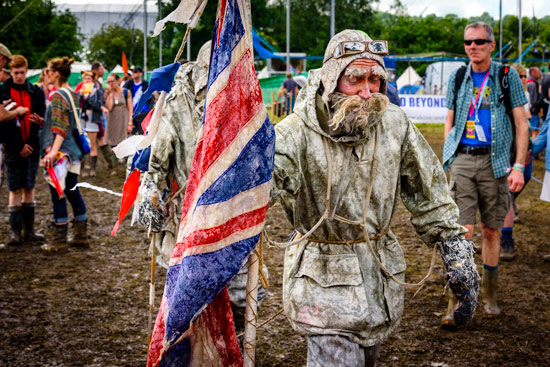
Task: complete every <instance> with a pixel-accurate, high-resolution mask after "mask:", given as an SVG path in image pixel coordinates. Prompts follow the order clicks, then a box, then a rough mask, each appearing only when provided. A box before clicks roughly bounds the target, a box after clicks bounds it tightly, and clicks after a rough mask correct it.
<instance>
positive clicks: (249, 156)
mask: <svg viewBox="0 0 550 367" xmlns="http://www.w3.org/2000/svg"><path fill="white" fill-rule="evenodd" d="M274 140H275V130H274V129H273V124H272V123H271V121H269V118H266V119H265V122H264V124H263V125H262V127H261V128H260V129H259V130H258V131H257V132H256V134H254V136H253V137H252V139H250V141H249V142H248V143H247V144H246V146H245V147H244V149H243V150H242V152H241V154H240V155H239V157H238V158H237V159H236V160H235V162H234V163H233V164H232V165H231V166H230V167H229V168H228V169H227V171H225V172H224V173H223V175H221V176H220V177H218V179H217V180H216V181H215V182H214V183H213V184H212V186H210V187H209V188H208V190H206V191H205V192H204V193H203V194H202V195H201V197H200V198H199V200H198V202H197V206H199V205H209V204H215V203H220V202H223V201H226V200H229V199H231V198H232V197H233V196H235V195H237V194H238V193H240V192H243V191H246V190H249V189H251V188H254V187H256V186H258V185H261V184H263V183H265V182H267V181H269V180H271V175H272V172H273V157H274V149H275V145H274V144H273V141H274Z"/></svg>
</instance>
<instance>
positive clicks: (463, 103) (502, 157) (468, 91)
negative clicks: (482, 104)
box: [443, 61, 527, 178]
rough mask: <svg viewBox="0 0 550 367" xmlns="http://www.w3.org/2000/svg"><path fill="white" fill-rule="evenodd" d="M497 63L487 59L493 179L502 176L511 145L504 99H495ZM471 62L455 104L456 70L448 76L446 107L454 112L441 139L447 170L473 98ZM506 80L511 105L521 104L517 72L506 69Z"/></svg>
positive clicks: (522, 95)
mask: <svg viewBox="0 0 550 367" xmlns="http://www.w3.org/2000/svg"><path fill="white" fill-rule="evenodd" d="M500 66H501V64H499V63H497V62H492V61H491V68H490V70H491V71H490V73H489V80H490V93H489V100H490V106H491V107H490V108H491V135H492V138H491V139H492V140H491V161H492V166H493V173H494V176H495V178H499V177H502V176H504V175H506V173H507V172H508V169H509V167H510V145H511V144H512V140H513V136H512V126H511V124H510V119H509V118H508V116H507V115H506V108H505V106H504V102H502V103H501V102H499V97H500V95H501V94H502V89H501V87H500V80H499V70H500ZM471 68H472V64H471V63H470V64H469V65H468V68H467V69H466V74H465V75H464V81H463V82H462V86H461V87H460V89H459V90H458V97H457V99H456V104H457V106H456V107H455V106H454V104H453V101H454V94H455V88H454V85H455V78H456V71H455V72H453V73H452V74H451V77H450V78H449V88H448V90H447V108H448V109H450V110H453V111H455V122H454V126H453V128H452V130H451V132H450V133H449V136H448V137H447V140H445V146H444V147H443V168H444V169H445V170H448V169H449V167H450V166H451V163H452V162H453V160H454V159H455V157H456V149H457V148H458V144H459V143H460V139H461V138H462V134H463V133H464V128H465V127H466V119H467V117H468V112H469V106H470V101H471V100H472V97H473V86H474V84H473V80H472V72H471ZM508 80H509V83H510V101H511V104H512V108H516V107H519V106H523V105H524V104H526V103H527V98H526V97H525V92H524V90H523V86H522V85H521V80H520V78H519V75H518V73H517V71H516V70H515V69H514V68H510V71H509V74H508Z"/></svg>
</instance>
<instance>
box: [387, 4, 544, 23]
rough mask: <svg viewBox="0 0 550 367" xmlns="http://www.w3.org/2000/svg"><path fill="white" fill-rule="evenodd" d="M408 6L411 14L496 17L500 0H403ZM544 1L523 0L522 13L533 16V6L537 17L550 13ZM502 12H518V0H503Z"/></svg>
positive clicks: (388, 5)
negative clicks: (487, 15) (488, 15)
mask: <svg viewBox="0 0 550 367" xmlns="http://www.w3.org/2000/svg"><path fill="white" fill-rule="evenodd" d="M401 2H402V3H403V4H404V5H405V6H406V7H407V10H408V13H409V14H410V15H420V14H423V15H428V14H436V15H439V16H444V15H446V14H456V15H458V16H459V17H463V18H469V17H472V16H476V15H481V14H483V13H484V12H488V13H489V14H491V16H492V17H493V18H495V19H498V16H499V0H467V1H466V0H456V1H441V0H401ZM544 2H547V3H548V0H523V1H522V11H521V13H522V15H523V16H527V17H532V16H533V7H534V9H535V14H536V16H537V18H541V17H543V16H545V15H550V6H548V5H547V6H544ZM393 3H394V0H380V5H379V9H380V10H388V9H389V7H390V5H391V4H393ZM502 13H503V14H504V15H506V14H514V15H517V14H518V1H517V0H504V1H502Z"/></svg>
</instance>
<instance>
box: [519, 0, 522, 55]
mask: <svg viewBox="0 0 550 367" xmlns="http://www.w3.org/2000/svg"><path fill="white" fill-rule="evenodd" d="M518 14H519V15H518V18H519V36H518V38H519V64H520V65H521V54H522V53H523V50H522V43H523V40H522V37H523V32H522V30H521V0H518Z"/></svg>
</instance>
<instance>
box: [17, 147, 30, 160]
mask: <svg viewBox="0 0 550 367" xmlns="http://www.w3.org/2000/svg"><path fill="white" fill-rule="evenodd" d="M19 154H21V157H23V158H27V157H28V156H30V155H31V154H32V147H31V146H30V145H29V144H25V145H24V146H23V149H21V151H20V152H19Z"/></svg>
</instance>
